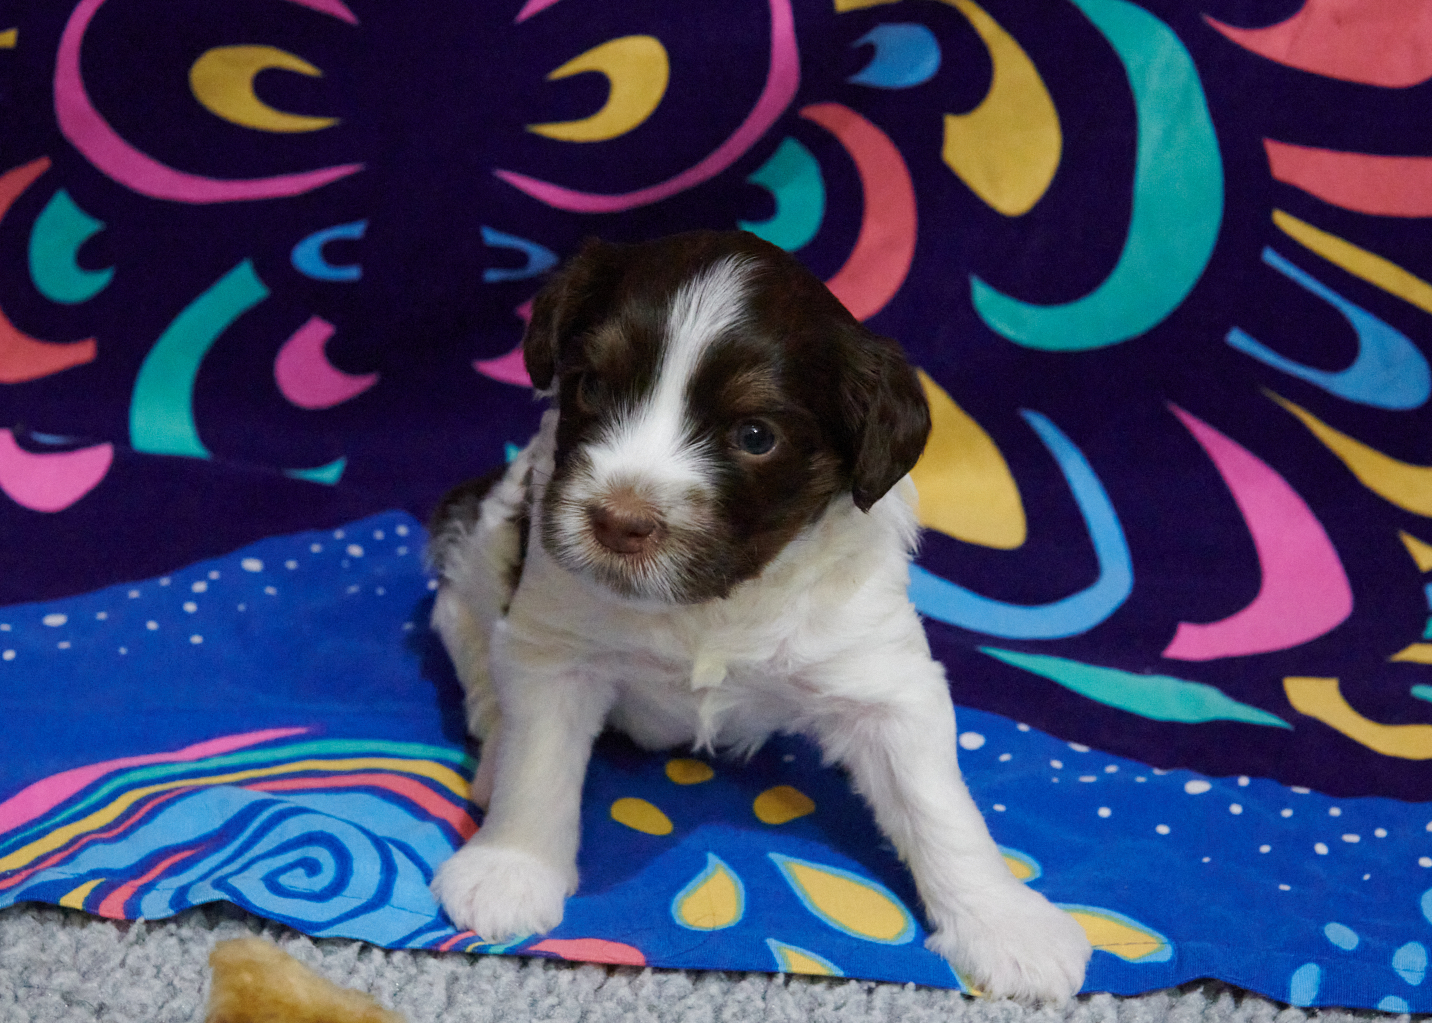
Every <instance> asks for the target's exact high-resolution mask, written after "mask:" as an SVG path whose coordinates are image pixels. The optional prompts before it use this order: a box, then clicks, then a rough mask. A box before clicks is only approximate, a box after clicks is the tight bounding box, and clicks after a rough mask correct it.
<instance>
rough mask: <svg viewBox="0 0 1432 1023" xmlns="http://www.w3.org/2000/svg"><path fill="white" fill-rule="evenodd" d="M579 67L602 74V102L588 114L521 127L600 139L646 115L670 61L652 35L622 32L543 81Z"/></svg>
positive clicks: (657, 99) (566, 138)
mask: <svg viewBox="0 0 1432 1023" xmlns="http://www.w3.org/2000/svg"><path fill="white" fill-rule="evenodd" d="M585 71H599V72H601V73H602V74H603V75H605V76H606V79H607V84H608V87H609V91H608V93H607V101H606V102H605V103H603V104H602V107H601V109H600V110H598V111H597V112H596V113H594V114H592V115H591V116H590V117H583V118H581V119H579V120H575V121H552V122H550V123H547V124H529V125H528V126H527V130H528V131H530V132H534V133H536V134H538V135H544V136H546V137H547V138H549V139H560V140H561V141H563V142H605V141H606V140H607V139H614V138H616V137H617V136H618V135H625V134H626V133H627V132H629V131H631V130H632V129H633V128H635V127H636V126H637V125H639V124H641V123H642V122H643V121H645V120H646V119H647V118H648V117H650V116H651V114H652V111H654V110H655V109H656V108H657V106H658V105H660V103H661V99H662V97H663V96H665V95H666V83H667V82H668V81H669V80H670V78H671V63H670V61H669V60H668V59H667V56H666V47H664V46H662V45H661V40H659V39H657V38H656V37H655V36H622V37H621V38H620V39H610V40H608V41H607V42H605V43H602V44H601V45H600V46H594V47H592V48H591V49H590V50H588V51H587V52H586V53H582V54H578V55H577V56H575V57H573V58H572V59H571V60H569V61H567V63H565V64H563V65H562V66H561V67H559V68H557V70H555V71H553V72H552V73H551V74H549V75H548V76H547V80H548V81H549V82H551V81H556V80H558V79H561V78H570V77H571V76H573V75H579V74H582V73H583V72H585Z"/></svg>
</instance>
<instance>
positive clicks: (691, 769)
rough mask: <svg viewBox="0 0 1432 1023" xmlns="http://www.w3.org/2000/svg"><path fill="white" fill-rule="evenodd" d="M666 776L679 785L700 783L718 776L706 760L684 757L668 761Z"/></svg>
mask: <svg viewBox="0 0 1432 1023" xmlns="http://www.w3.org/2000/svg"><path fill="white" fill-rule="evenodd" d="M666 776H667V777H668V778H670V779H671V780H672V781H674V782H676V784H678V785H699V784H701V783H702V782H703V781H710V780H711V779H712V778H713V777H715V776H716V772H715V771H713V770H712V769H711V765H710V764H708V763H706V762H705V761H704V760H690V759H685V758H683V759H680V760H668V761H667V762H666Z"/></svg>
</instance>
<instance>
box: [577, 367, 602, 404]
mask: <svg viewBox="0 0 1432 1023" xmlns="http://www.w3.org/2000/svg"><path fill="white" fill-rule="evenodd" d="M577 400H578V402H580V403H581V405H582V407H583V408H585V409H586V410H587V411H588V412H593V411H595V410H597V409H599V408H601V407H602V405H603V404H605V403H606V400H607V385H606V382H605V381H603V380H602V378H601V377H599V376H597V375H596V374H595V373H592V372H590V371H588V372H586V373H583V374H582V375H581V376H580V377H578V378H577Z"/></svg>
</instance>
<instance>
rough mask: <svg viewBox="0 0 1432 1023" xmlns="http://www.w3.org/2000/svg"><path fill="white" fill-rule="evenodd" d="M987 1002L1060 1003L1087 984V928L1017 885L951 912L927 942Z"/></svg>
mask: <svg viewBox="0 0 1432 1023" xmlns="http://www.w3.org/2000/svg"><path fill="white" fill-rule="evenodd" d="M925 946H926V947H927V948H929V949H930V950H931V951H932V952H938V953H939V954H940V955H942V956H944V957H945V958H946V959H947V960H949V961H950V963H951V964H952V965H953V966H954V967H955V969H956V971H958V972H959V974H960V975H961V976H962V977H963V978H964V979H965V980H967V981H968V982H969V983H970V984H972V985H973V986H974V987H976V988H978V989H979V990H980V991H981V992H982V993H984V994H985V995H986V996H987V997H989V998H1012V999H1015V1000H1016V1001H1020V1002H1026V1003H1029V1002H1049V1003H1055V1004H1058V1003H1061V1002H1066V1001H1068V1000H1069V999H1070V998H1071V997H1072V996H1074V995H1076V994H1078V993H1079V989H1080V988H1081V987H1083V986H1084V967H1085V965H1086V964H1087V963H1088V962H1089V956H1090V955H1091V954H1092V953H1093V949H1092V948H1091V947H1090V945H1089V939H1088V938H1087V937H1086V936H1085V934H1084V929H1083V928H1082V927H1080V926H1079V924H1078V922H1077V921H1076V920H1075V919H1074V918H1073V917H1072V916H1070V915H1069V914H1068V913H1065V912H1064V911H1063V910H1061V909H1058V908H1057V907H1055V906H1053V905H1051V904H1050V903H1049V902H1048V900H1046V899H1045V898H1044V896H1042V895H1040V894H1039V893H1038V892H1036V891H1033V890H1032V889H1029V888H1026V887H1024V885H1022V884H1020V883H1018V882H1015V883H1014V885H1013V886H1012V887H1010V888H1003V887H1002V888H1001V890H1000V891H999V892H998V893H997V894H996V893H992V894H990V895H989V896H987V897H986V899H984V900H982V904H981V906H980V907H979V908H977V909H973V910H966V911H964V912H960V913H957V914H953V915H952V918H951V919H950V920H949V922H947V923H943V924H942V925H941V926H939V927H938V928H937V930H936V931H935V933H934V934H932V935H931V936H930V937H929V939H928V940H927V941H926V942H925Z"/></svg>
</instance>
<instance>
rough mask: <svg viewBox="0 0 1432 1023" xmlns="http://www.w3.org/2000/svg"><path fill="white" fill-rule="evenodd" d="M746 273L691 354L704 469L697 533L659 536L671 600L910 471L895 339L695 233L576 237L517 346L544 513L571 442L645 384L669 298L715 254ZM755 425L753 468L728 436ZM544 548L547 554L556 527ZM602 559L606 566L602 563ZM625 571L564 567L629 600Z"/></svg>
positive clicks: (907, 374) (713, 584)
mask: <svg viewBox="0 0 1432 1023" xmlns="http://www.w3.org/2000/svg"><path fill="white" fill-rule="evenodd" d="M733 254H734V255H740V256H743V257H746V258H747V259H749V260H750V261H751V262H752V263H753V264H754V265H755V267H756V268H757V270H756V272H755V273H754V274H753V276H752V277H751V279H750V281H749V284H748V292H749V293H748V299H747V304H748V308H749V313H750V315H749V316H748V317H747V320H746V322H745V323H744V324H743V326H742V327H741V328H740V329H737V330H732V331H729V332H728V334H727V335H726V336H725V337H723V338H722V339H721V340H720V342H719V343H718V344H716V345H714V346H713V347H712V348H711V349H710V350H709V351H708V352H707V353H706V355H705V357H704V359H703V362H702V363H701V365H700V366H699V368H698V371H697V374H696V377H695V378H694V380H693V383H692V385H691V388H690V391H689V392H688V399H687V401H688V409H689V412H690V415H691V418H692V420H693V424H692V425H693V427H694V430H693V435H694V438H695V442H696V443H699V444H701V445H703V446H705V447H706V448H707V450H708V452H709V453H710V454H712V455H713V456H714V458H715V461H716V462H717V464H718V465H719V466H720V469H719V475H720V478H719V480H717V481H716V482H717V487H716V490H717V493H718V494H719V496H718V498H717V501H716V506H715V507H712V508H710V509H708V510H707V511H708V512H709V518H710V528H704V529H701V530H691V531H689V532H690V535H685V536H683V535H675V534H673V535H671V536H668V537H667V538H666V541H665V542H666V543H668V544H670V545H672V549H673V550H679V551H680V560H681V562H682V566H683V571H682V578H681V579H680V580H678V581H677V582H678V585H677V586H676V587H675V590H676V592H677V594H678V596H677V599H679V600H681V601H683V602H694V601H700V600H707V599H711V598H713V597H720V596H724V595H725V594H726V593H727V592H729V590H730V588H731V587H732V586H733V585H735V584H736V583H738V582H741V581H743V580H745V579H749V578H752V577H754V576H756V575H758V574H759V573H760V572H761V570H762V569H763V568H764V567H765V565H766V564H768V563H769V561H770V560H771V558H773V557H775V555H776V554H777V553H779V551H780V550H781V549H782V548H783V547H784V546H785V545H786V543H788V542H789V541H790V540H791V538H792V537H794V536H795V535H796V534H797V533H798V532H799V531H800V530H801V529H802V528H803V527H805V526H806V525H808V524H809V523H811V522H812V521H814V520H815V519H816V518H817V517H818V516H819V515H820V514H821V513H822V512H823V511H824V510H825V508H826V507H827V506H828V505H829V503H830V501H831V500H832V499H833V498H834V497H836V496H837V495H838V494H841V493H844V492H848V493H850V494H851V496H852V498H853V500H854V502H855V504H856V505H857V507H859V508H860V509H861V510H862V511H868V510H869V509H870V507H871V505H873V504H874V503H875V502H876V501H877V500H879V499H880V498H881V497H882V496H884V494H885V493H886V492H887V491H888V490H889V489H890V488H891V487H892V486H894V484H895V483H896V482H897V481H898V480H899V479H900V478H901V477H902V476H904V475H905V474H906V473H907V472H909V470H910V469H911V468H912V467H913V466H914V464H915V462H916V460H917V459H918V458H919V456H920V452H921V451H922V450H923V449H924V445H925V440H926V437H927V436H928V434H929V429H930V419H929V410H928V407H927V405H926V402H925V398H924V394H923V392H922V390H921V388H920V384H919V381H918V379H917V378H916V375H915V373H914V371H913V370H912V369H911V368H910V366H909V365H908V364H907V363H906V361H905V359H904V355H903V353H902V352H901V350H900V347H899V345H898V344H896V343H895V342H894V341H892V340H890V339H889V338H885V337H880V336H879V335H876V334H874V333H872V332H871V331H869V330H867V329H866V328H865V327H864V326H862V325H861V324H860V323H859V322H857V321H856V320H855V319H854V317H852V316H851V315H850V313H849V312H847V311H846V309H845V308H844V306H842V305H841V304H840V302H839V301H838V300H837V299H836V298H835V297H834V296H833V295H832V294H831V293H830V291H829V290H828V289H827V288H826V287H825V285H824V284H823V283H821V281H820V280H819V279H817V278H816V277H815V276H813V275H812V274H811V273H810V272H809V271H808V270H806V269H805V268H804V267H803V266H801V264H800V263H798V262H797V261H796V260H795V259H793V258H792V257H791V256H789V255H788V254H786V253H785V252H783V251H782V250H780V249H779V248H776V247H775V246H773V245H769V244H767V243H766V242H764V241H761V240H760V239H758V238H756V237H755V236H753V235H750V234H746V233H744V232H714V231H700V232H692V233H689V234H683V235H675V236H672V237H670V238H665V239H661V240H658V241H655V242H650V243H646V244H641V245H609V244H606V243H603V242H600V241H595V240H593V241H588V242H587V243H586V244H585V245H584V246H583V248H582V250H581V252H580V253H578V255H577V256H576V257H574V258H573V259H572V260H571V261H570V262H569V263H568V264H567V265H566V266H565V267H564V268H563V269H562V270H561V271H560V272H559V273H558V274H557V275H556V276H555V277H554V278H553V279H552V280H551V282H550V283H549V284H548V285H547V286H546V287H545V288H543V290H542V291H541V292H540V293H539V294H538V296H537V298H536V300H535V301H534V303H533V314H532V319H531V322H530V324H529V326H528V330H527V334H526V337H525V339H524V342H523V354H524V358H525V361H526V364H527V369H528V372H529V374H530V375H531V377H532V381H533V383H534V384H535V385H536V386H537V387H538V388H542V389H545V388H547V387H549V386H550V385H551V384H552V383H553V381H554V380H557V381H560V388H559V401H560V411H561V415H560V420H559V425H558V433H557V452H556V469H555V472H554V475H553V478H552V482H551V487H550V489H549V491H548V506H549V509H550V507H551V506H552V505H553V504H554V503H557V502H560V501H561V500H562V497H563V491H564V480H565V479H566V478H568V477H570V476H571V475H572V473H573V471H574V467H575V466H576V465H578V464H579V463H580V460H581V457H582V456H581V453H580V452H581V446H582V444H583V442H584V441H587V440H590V439H592V438H593V437H595V436H596V435H597V433H598V431H599V430H600V428H601V427H602V424H603V423H604V422H607V421H609V420H610V418H611V417H612V416H614V415H616V414H618V413H619V412H620V410H622V409H623V408H627V407H631V406H633V405H635V404H636V403H637V402H639V401H640V400H641V399H642V397H643V396H644V395H646V394H648V393H649V392H650V391H651V389H652V388H653V386H654V383H655V377H656V372H657V369H658V367H659V365H660V363H661V358H662V355H663V345H664V343H665V330H666V321H665V314H666V312H667V310H668V309H669V307H670V304H671V301H672V298H673V297H674V296H675V294H676V292H677V290H678V289H679V288H680V287H681V286H682V285H683V284H684V283H685V282H687V281H689V280H691V279H692V278H693V277H694V276H695V275H697V274H698V273H700V272H701V271H702V270H703V269H705V268H706V267H708V266H710V265H711V264H713V263H715V262H716V261H717V260H719V259H722V258H724V257H727V256H730V255H733ZM751 418H758V419H761V420H763V421H765V422H767V423H770V424H771V425H772V426H774V427H775V429H776V431H777V433H778V435H779V437H780V439H781V443H780V445H779V446H778V448H777V449H776V450H775V451H773V452H772V453H771V454H770V455H768V456H765V457H760V458H753V457H750V456H748V455H745V454H744V453H743V452H741V451H739V450H736V449H735V447H734V446H733V444H732V442H731V439H730V438H731V431H732V429H733V427H734V425H735V424H737V423H739V422H741V421H742V420H745V419H751ZM542 532H543V539H544V543H545V544H546V546H547V547H548V549H549V550H550V551H552V553H553V554H554V556H558V557H559V560H561V558H562V556H561V553H560V551H559V549H558V546H559V545H558V537H557V536H556V533H557V529H556V527H555V525H554V524H553V523H552V522H551V520H550V518H549V519H548V521H545V522H543V524H542ZM607 562H610V564H607ZM632 565H633V561H632V560H631V559H623V558H621V557H617V556H612V557H608V556H607V555H606V554H605V553H604V552H602V551H597V552H596V554H595V555H593V556H584V561H583V563H582V564H581V565H580V566H578V565H575V564H574V565H572V566H571V567H574V568H580V569H582V570H586V571H589V572H591V573H593V574H595V575H596V576H597V577H598V578H601V579H602V580H603V581H604V582H606V583H607V584H608V585H610V586H612V587H613V588H614V589H617V590H618V591H619V592H629V593H634V586H635V584H634V582H633V580H632V575H631V568H632Z"/></svg>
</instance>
